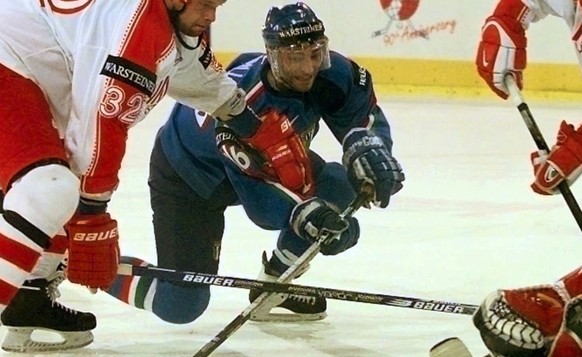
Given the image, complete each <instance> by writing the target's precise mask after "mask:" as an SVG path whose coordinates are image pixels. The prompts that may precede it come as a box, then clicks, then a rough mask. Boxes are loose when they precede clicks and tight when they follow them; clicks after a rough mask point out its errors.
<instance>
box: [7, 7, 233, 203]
mask: <svg viewBox="0 0 582 357" xmlns="http://www.w3.org/2000/svg"><path fill="white" fill-rule="evenodd" d="M184 38H185V40H186V41H188V43H191V44H192V45H193V46H195V45H196V44H197V43H198V38H187V37H184ZM0 63H2V64H3V65H4V66H6V67H8V68H10V69H12V70H13V71H15V72H17V73H19V74H20V75H22V76H24V77H26V78H29V79H31V80H33V81H34V82H36V83H37V84H38V85H39V86H40V88H41V89H42V90H43V91H44V93H45V96H46V98H47V100H48V102H49V105H50V108H51V111H52V114H53V116H54V125H55V126H56V127H57V129H58V131H59V133H60V135H61V137H62V138H63V139H64V141H65V146H66V150H67V153H68V155H69V156H70V163H71V167H72V169H73V171H75V172H76V173H78V174H79V176H80V177H81V184H82V186H81V191H82V192H85V193H88V194H99V193H103V192H110V191H113V190H114V189H115V187H116V186H117V182H118V181H117V180H118V179H117V174H118V171H119V168H120V165H121V160H122V158H123V155H124V153H125V146H126V137H127V130H128V128H129V127H131V126H132V125H134V124H136V123H137V122H139V121H141V120H142V119H143V118H144V116H145V115H146V114H147V113H148V111H149V110H150V109H151V108H153V107H154V106H155V105H156V104H157V103H158V102H159V101H160V99H161V98H162V97H163V96H164V95H165V94H166V93H168V94H169V95H170V96H172V97H174V98H175V99H176V100H178V101H180V102H182V103H185V104H187V105H190V106H195V107H196V108H199V109H202V110H205V111H207V112H209V113H212V112H214V110H216V109H217V108H219V107H220V106H221V105H222V104H223V103H225V102H227V100H229V99H230V98H231V97H232V96H233V95H234V94H235V91H236V84H235V83H234V82H233V81H232V80H231V79H230V78H228V76H227V75H226V74H225V73H224V71H222V68H220V66H219V65H218V64H217V63H216V61H215V60H214V56H213V55H212V53H211V52H210V48H209V47H208V46H207V45H206V42H204V41H202V42H201V43H200V45H199V46H198V47H197V48H196V49H195V50H188V49H186V48H184V47H183V46H181V45H180V43H179V42H178V41H177V40H176V38H175V34H174V29H173V27H172V25H171V23H170V21H169V16H168V14H167V10H166V6H165V3H164V1H163V0H9V1H3V2H2V10H1V11H0ZM22 104H23V105H27V103H22ZM22 120H26V118H22Z"/></svg>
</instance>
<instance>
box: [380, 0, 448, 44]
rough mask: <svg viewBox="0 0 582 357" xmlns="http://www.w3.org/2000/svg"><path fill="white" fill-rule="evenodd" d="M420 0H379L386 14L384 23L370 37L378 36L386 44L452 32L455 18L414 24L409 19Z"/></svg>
mask: <svg viewBox="0 0 582 357" xmlns="http://www.w3.org/2000/svg"><path fill="white" fill-rule="evenodd" d="M419 5H420V0H380V6H381V7H382V10H383V11H384V13H385V14H386V16H388V22H387V23H386V25H385V26H384V27H383V28H381V29H379V30H377V31H374V32H372V38H375V37H380V36H381V38H382V40H383V42H384V44H385V45H387V46H392V45H395V44H396V43H397V42H408V41H413V40H429V39H430V35H431V34H433V33H437V32H448V33H449V34H453V33H454V32H455V28H456V25H457V21H456V20H455V19H448V20H442V21H436V22H431V23H426V24H421V25H419V24H414V23H413V22H412V20H411V18H412V16H413V15H414V14H416V11H417V10H418V8H419Z"/></svg>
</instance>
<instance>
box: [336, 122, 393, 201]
mask: <svg viewBox="0 0 582 357" xmlns="http://www.w3.org/2000/svg"><path fill="white" fill-rule="evenodd" d="M343 147H344V155H343V158H342V162H343V164H344V166H345V167H346V169H347V170H348V179H349V180H350V183H351V184H352V187H353V188H354V190H355V191H356V192H361V191H362V189H363V188H364V186H370V187H372V188H373V191H374V192H373V195H372V198H373V199H372V201H373V202H374V204H375V205H376V206H379V207H382V208H384V207H387V206H388V203H389V202H390V196H392V195H393V194H395V193H396V192H398V191H400V189H401V188H402V182H403V181H404V173H403V172H402V168H401V167H400V164H399V163H398V161H396V159H395V158H394V157H392V155H390V153H389V152H388V149H387V148H386V146H385V145H384V143H383V142H382V139H380V138H379V137H378V136H376V135H375V134H374V133H372V132H371V131H369V130H365V129H362V130H356V131H353V132H352V133H351V134H349V135H348V137H346V138H345V139H344V143H343Z"/></svg>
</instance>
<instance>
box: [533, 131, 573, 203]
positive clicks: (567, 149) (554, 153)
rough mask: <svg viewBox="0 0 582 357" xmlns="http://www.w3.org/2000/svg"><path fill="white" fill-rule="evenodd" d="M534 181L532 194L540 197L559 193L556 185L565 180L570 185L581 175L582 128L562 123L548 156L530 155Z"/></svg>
mask: <svg viewBox="0 0 582 357" xmlns="http://www.w3.org/2000/svg"><path fill="white" fill-rule="evenodd" d="M531 161H532V164H533V166H534V175H535V181H534V183H533V184H532V185H531V188H532V189H533V190H534V192H536V193H539V194H541V195H554V194H557V193H559V190H558V185H559V184H560V183H561V182H562V181H563V180H564V178H565V179H566V182H567V183H568V185H571V184H573V183H574V181H576V179H577V178H578V177H579V176H580V174H581V173H582V127H579V128H578V130H574V126H572V125H571V124H568V123H566V122H565V121H562V123H561V124H560V130H559V132H558V141H557V143H556V145H554V146H553V147H552V150H551V151H550V153H549V154H547V156H546V153H545V152H544V151H536V152H534V153H532V154H531Z"/></svg>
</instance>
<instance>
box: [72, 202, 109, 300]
mask: <svg viewBox="0 0 582 357" xmlns="http://www.w3.org/2000/svg"><path fill="white" fill-rule="evenodd" d="M67 231H68V234H69V239H70V242H69V266H68V269H67V276H68V279H69V280H70V281H71V282H73V283H77V284H81V285H86V286H89V287H91V288H99V289H102V290H106V289H107V288H109V286H110V285H111V283H112V282H113V280H114V279H115V277H116V276H117V266H118V264H119V245H118V241H119V235H118V229H117V222H116V221H115V220H112V219H111V217H110V216H109V214H108V213H103V214H99V215H77V216H75V217H74V218H73V219H72V220H71V222H70V223H69V224H68V225H67Z"/></svg>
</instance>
